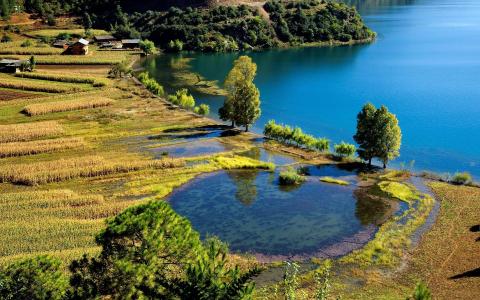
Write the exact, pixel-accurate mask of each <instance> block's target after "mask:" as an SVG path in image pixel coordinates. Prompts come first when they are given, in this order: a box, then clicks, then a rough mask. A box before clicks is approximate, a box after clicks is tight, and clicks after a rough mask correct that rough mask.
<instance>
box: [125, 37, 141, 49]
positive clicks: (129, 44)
mask: <svg viewBox="0 0 480 300" xmlns="http://www.w3.org/2000/svg"><path fill="white" fill-rule="evenodd" d="M122 45H123V46H122V47H123V48H124V49H135V48H139V47H140V39H129V40H122Z"/></svg>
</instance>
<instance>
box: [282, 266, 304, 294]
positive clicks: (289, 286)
mask: <svg viewBox="0 0 480 300" xmlns="http://www.w3.org/2000/svg"><path fill="white" fill-rule="evenodd" d="M299 268H300V266H299V265H298V264H297V263H296V262H294V261H286V262H285V263H284V275H283V288H284V295H285V300H295V299H297V288H298V285H299V278H298V270H299Z"/></svg>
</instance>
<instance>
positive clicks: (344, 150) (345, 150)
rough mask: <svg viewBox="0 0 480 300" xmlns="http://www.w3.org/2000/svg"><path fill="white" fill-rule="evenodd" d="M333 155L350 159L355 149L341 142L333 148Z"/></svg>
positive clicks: (351, 145) (353, 146)
mask: <svg viewBox="0 0 480 300" xmlns="http://www.w3.org/2000/svg"><path fill="white" fill-rule="evenodd" d="M334 149H335V154H336V155H337V156H340V157H351V156H353V155H354V154H355V151H357V147H355V145H353V144H348V143H345V142H341V143H340V144H336V145H335V146H334Z"/></svg>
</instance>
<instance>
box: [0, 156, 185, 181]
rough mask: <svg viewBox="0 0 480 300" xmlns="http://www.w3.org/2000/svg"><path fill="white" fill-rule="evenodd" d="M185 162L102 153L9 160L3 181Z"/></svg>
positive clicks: (68, 176)
mask: <svg viewBox="0 0 480 300" xmlns="http://www.w3.org/2000/svg"><path fill="white" fill-rule="evenodd" d="M184 165H185V161H183V160H181V159H169V158H165V159H162V160H151V161H149V160H146V161H144V160H138V161H135V160H128V161H120V160H114V161H110V160H106V159H104V158H103V157H101V156H84V157H75V158H67V159H59V160H53V161H41V162H34V163H23V164H9V165H6V166H4V167H3V168H2V169H1V170H0V182H11V183H17V184H25V185H36V184H43V183H49V182H59V181H64V180H70V179H74V178H78V177H96V176H105V175H108V174H115V173H128V172H133V171H138V170H143V169H167V168H176V167H181V166H184Z"/></svg>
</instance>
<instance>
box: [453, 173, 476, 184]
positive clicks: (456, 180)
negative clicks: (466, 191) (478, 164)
mask: <svg viewBox="0 0 480 300" xmlns="http://www.w3.org/2000/svg"><path fill="white" fill-rule="evenodd" d="M450 182H451V183H453V184H458V185H463V184H470V183H472V175H470V173H468V172H461V173H459V172H457V173H455V175H453V177H452V179H450Z"/></svg>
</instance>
